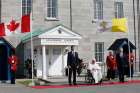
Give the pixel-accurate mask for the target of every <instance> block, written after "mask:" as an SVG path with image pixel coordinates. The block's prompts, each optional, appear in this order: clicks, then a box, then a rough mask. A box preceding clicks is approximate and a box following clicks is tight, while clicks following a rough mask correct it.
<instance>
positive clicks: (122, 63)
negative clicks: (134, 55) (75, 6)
mask: <svg viewBox="0 0 140 93" xmlns="http://www.w3.org/2000/svg"><path fill="white" fill-rule="evenodd" d="M116 62H117V68H118V72H119V80H120V82H124V75H125V69H126V68H127V67H128V60H127V55H126V54H125V53H124V51H123V48H120V50H119V53H117V55H116Z"/></svg>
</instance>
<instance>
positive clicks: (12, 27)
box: [7, 19, 19, 32]
mask: <svg viewBox="0 0 140 93" xmlns="http://www.w3.org/2000/svg"><path fill="white" fill-rule="evenodd" d="M18 27H19V23H16V21H15V20H13V19H12V20H11V21H10V24H8V25H7V28H8V29H9V30H10V31H11V32H14V31H15V30H16V29H17V28H18Z"/></svg>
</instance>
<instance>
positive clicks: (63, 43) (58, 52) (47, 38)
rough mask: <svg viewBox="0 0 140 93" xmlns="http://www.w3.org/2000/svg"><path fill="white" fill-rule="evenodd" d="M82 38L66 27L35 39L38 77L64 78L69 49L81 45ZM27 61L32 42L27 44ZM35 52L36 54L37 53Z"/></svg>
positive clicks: (49, 31)
mask: <svg viewBox="0 0 140 93" xmlns="http://www.w3.org/2000/svg"><path fill="white" fill-rule="evenodd" d="M79 39H81V36H80V35H79V34H77V33H75V32H72V31H70V30H69V29H68V28H66V27H64V26H61V25H59V26H57V27H54V28H52V29H50V30H47V31H44V32H42V33H40V34H39V35H37V36H34V38H33V46H34V50H35V51H36V53H34V61H35V68H36V70H37V77H38V78H42V79H47V77H48V76H62V75H64V74H65V68H66V65H67V52H68V51H67V47H68V46H71V45H79ZM24 47H25V50H24V53H25V59H27V58H28V57H29V56H30V42H29V41H27V42H25V46H24ZM35 51H34V52H35Z"/></svg>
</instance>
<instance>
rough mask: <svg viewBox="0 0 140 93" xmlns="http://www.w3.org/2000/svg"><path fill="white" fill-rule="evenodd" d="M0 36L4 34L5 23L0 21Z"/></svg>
mask: <svg viewBox="0 0 140 93" xmlns="http://www.w3.org/2000/svg"><path fill="white" fill-rule="evenodd" d="M0 36H5V25H4V23H0Z"/></svg>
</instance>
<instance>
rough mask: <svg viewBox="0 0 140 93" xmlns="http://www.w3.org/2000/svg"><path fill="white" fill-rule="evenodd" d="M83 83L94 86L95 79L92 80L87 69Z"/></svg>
mask: <svg viewBox="0 0 140 93" xmlns="http://www.w3.org/2000/svg"><path fill="white" fill-rule="evenodd" d="M85 82H86V83H89V84H95V79H94V78H93V76H92V73H91V72H90V70H89V69H87V73H86V75H85Z"/></svg>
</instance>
